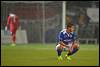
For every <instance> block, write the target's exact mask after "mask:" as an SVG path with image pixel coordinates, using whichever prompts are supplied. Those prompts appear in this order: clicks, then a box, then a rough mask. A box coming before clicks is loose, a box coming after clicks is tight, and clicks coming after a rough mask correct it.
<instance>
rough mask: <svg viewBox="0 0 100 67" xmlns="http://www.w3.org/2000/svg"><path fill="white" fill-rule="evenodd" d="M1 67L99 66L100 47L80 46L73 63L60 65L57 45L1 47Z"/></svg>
mask: <svg viewBox="0 0 100 67" xmlns="http://www.w3.org/2000/svg"><path fill="white" fill-rule="evenodd" d="M64 55H65V52H63V53H62V56H63V57H64ZM1 66H99V45H80V50H79V51H78V52H77V53H76V54H74V55H72V61H70V62H67V60H66V59H63V61H61V62H59V63H58V62H57V54H56V50H55V44H46V45H42V44H25V45H24V44H18V45H17V46H15V47H12V46H11V45H9V44H6V45H1Z"/></svg>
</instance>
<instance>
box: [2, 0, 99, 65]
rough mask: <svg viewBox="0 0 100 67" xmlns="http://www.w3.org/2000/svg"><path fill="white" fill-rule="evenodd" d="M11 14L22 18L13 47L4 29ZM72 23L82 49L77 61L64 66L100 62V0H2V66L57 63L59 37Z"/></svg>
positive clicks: (76, 56) (96, 63)
mask: <svg viewBox="0 0 100 67" xmlns="http://www.w3.org/2000/svg"><path fill="white" fill-rule="evenodd" d="M9 13H15V14H16V15H17V16H19V19H20V20H19V21H20V28H19V29H18V31H17V44H18V46H17V45H16V47H13V48H12V47H11V46H10V44H9V43H10V34H9V32H8V33H5V31H4V28H5V26H6V23H7V17H8V15H9ZM69 22H73V23H74V24H75V26H76V33H77V34H78V40H79V42H80V46H81V49H80V51H79V52H78V54H76V55H75V57H74V60H73V61H72V63H73V62H76V63H75V64H72V63H66V62H65V61H64V63H62V64H61V65H83V66H84V65H98V64H99V61H98V58H99V45H98V44H99V1H1V44H2V45H1V65H29V66H30V65H58V64H56V59H55V58H56V53H55V46H56V36H57V34H58V33H59V31H61V30H62V29H63V28H64V27H65V24H67V23H69ZM25 44H26V45H25ZM42 44H45V45H42ZM91 44H92V45H91ZM46 48H47V49H46ZM45 51H47V52H45ZM39 52H40V53H39ZM42 53H43V54H42ZM40 54H41V56H40ZM76 58H77V60H75V59H76ZM16 59H17V60H16ZM19 60H20V61H19ZM34 60H36V61H34ZM41 61H43V62H41ZM47 61H48V63H47ZM86 61H87V62H86ZM88 62H90V63H88Z"/></svg>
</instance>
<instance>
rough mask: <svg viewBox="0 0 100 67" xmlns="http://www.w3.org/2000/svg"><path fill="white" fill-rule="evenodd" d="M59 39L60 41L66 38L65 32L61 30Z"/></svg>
mask: <svg viewBox="0 0 100 67" xmlns="http://www.w3.org/2000/svg"><path fill="white" fill-rule="evenodd" d="M58 40H59V41H63V40H64V34H63V32H60V34H59V36H58Z"/></svg>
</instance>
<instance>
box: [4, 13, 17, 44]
mask: <svg viewBox="0 0 100 67" xmlns="http://www.w3.org/2000/svg"><path fill="white" fill-rule="evenodd" d="M8 27H9V28H10V34H11V42H12V44H11V45H12V46H15V45H16V31H17V29H18V27H19V20H18V16H16V15H15V14H13V13H10V14H9V16H8V19H7V25H6V27H5V30H6V31H7V30H8Z"/></svg>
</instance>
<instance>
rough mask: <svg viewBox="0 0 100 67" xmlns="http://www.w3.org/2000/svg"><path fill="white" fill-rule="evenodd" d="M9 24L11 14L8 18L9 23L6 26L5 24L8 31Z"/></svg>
mask: <svg viewBox="0 0 100 67" xmlns="http://www.w3.org/2000/svg"><path fill="white" fill-rule="evenodd" d="M9 24H10V16H9V17H8V19H7V24H6V26H5V30H6V31H7V30H8V26H9Z"/></svg>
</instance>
